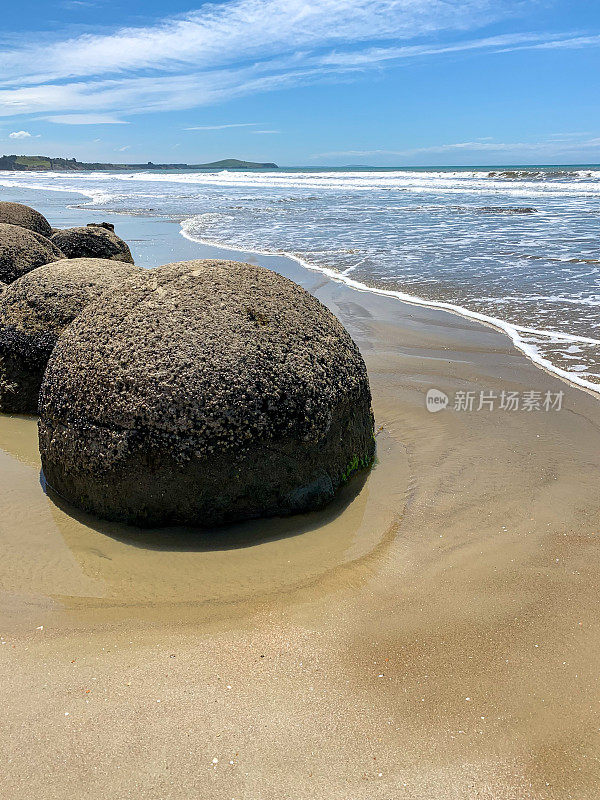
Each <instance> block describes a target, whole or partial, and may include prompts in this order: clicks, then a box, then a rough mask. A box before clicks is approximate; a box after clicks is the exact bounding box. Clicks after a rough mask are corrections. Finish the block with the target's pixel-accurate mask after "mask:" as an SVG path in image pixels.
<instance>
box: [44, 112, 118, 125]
mask: <svg viewBox="0 0 600 800" xmlns="http://www.w3.org/2000/svg"><path fill="white" fill-rule="evenodd" d="M44 119H45V120H46V121H47V122H54V123H56V124H57V125H128V124H129V123H128V122H127V121H126V120H124V119H117V117H113V116H112V115H111V114H54V115H52V116H50V117H44Z"/></svg>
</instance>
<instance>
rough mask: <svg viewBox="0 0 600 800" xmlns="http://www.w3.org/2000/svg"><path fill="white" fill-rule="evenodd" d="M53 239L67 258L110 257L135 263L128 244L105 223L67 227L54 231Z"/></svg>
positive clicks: (112, 259)
mask: <svg viewBox="0 0 600 800" xmlns="http://www.w3.org/2000/svg"><path fill="white" fill-rule="evenodd" d="M105 224H106V225H109V224H110V223H105ZM51 239H52V241H53V242H54V244H55V245H57V247H60V249H61V250H62V251H63V253H64V254H65V255H66V257H67V258H108V259H110V260H111V261H125V262H127V263H129V264H133V258H132V256H131V251H130V249H129V247H128V246H127V244H126V243H125V242H124V241H123V239H120V238H119V237H118V236H117V234H116V233H115V232H114V231H112V230H111V229H110V228H107V227H104V225H96V224H92V225H86V226H85V227H82V228H65V229H64V230H61V231H56V232H55V233H53V234H52V237H51Z"/></svg>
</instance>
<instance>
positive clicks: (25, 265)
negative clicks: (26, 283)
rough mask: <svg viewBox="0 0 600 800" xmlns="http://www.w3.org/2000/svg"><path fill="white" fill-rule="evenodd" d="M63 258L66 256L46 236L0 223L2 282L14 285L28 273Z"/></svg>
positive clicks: (0, 278)
mask: <svg viewBox="0 0 600 800" xmlns="http://www.w3.org/2000/svg"><path fill="white" fill-rule="evenodd" d="M61 258H64V254H63V253H62V252H61V250H60V249H59V248H58V247H57V246H56V245H55V244H54V243H53V242H51V241H50V239H46V237H45V236H42V235H41V234H39V233H34V232H33V231H30V230H27V229H26V228H20V227H19V226H18V225H7V224H5V223H0V281H4V282H5V283H12V282H13V281H14V280H16V279H17V278H20V277H21V275H25V273H26V272H30V271H31V270H32V269H35V268H36V267H41V266H43V265H44V264H49V263H50V262H51V261H58V260H59V259H61Z"/></svg>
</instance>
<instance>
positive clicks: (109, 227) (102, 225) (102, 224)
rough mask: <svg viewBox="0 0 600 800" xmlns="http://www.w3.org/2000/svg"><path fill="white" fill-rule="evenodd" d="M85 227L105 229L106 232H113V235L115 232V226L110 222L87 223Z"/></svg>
mask: <svg viewBox="0 0 600 800" xmlns="http://www.w3.org/2000/svg"><path fill="white" fill-rule="evenodd" d="M87 227H88V228H106V230H107V231H113V233H114V230H115V226H114V225H113V224H112V222H88V224H87Z"/></svg>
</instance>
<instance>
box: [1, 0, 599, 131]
mask: <svg viewBox="0 0 600 800" xmlns="http://www.w3.org/2000/svg"><path fill="white" fill-rule="evenodd" d="M523 2H526V3H533V2H534V0H229V2H221V3H219V4H217V3H208V4H206V5H204V6H202V7H201V8H200V9H198V10H195V11H191V12H189V13H187V14H185V15H182V16H179V17H173V18H167V19H163V20H160V21H158V22H156V24H154V25H151V26H146V27H138V28H122V29H117V30H115V31H114V32H113V33H109V34H86V35H82V36H77V37H74V38H65V39H62V40H57V41H54V42H51V41H47V40H45V41H44V42H43V44H37V45H36V44H28V43H26V42H28V41H34V37H32V36H30V37H27V39H26V38H23V42H25V43H24V44H23V45H22V46H17V44H16V43H15V42H14V41H12V40H11V41H10V42H9V44H7V45H6V46H5V47H4V49H3V50H2V51H0V76H1V77H0V116H6V117H9V116H23V115H27V114H42V115H43V114H50V115H51V116H49V117H45V119H48V120H50V121H51V122H54V123H58V124H71V125H83V124H122V123H123V120H121V119H120V118H119V114H121V113H122V114H126V115H127V116H129V115H131V114H137V113H145V112H157V111H168V110H183V109H189V108H197V107H203V106H208V105H213V104H215V103H218V102H223V101H226V100H230V99H232V98H236V97H241V96H243V95H249V94H254V93H257V92H266V91H272V90H275V89H282V88H288V87H291V86H297V85H309V84H311V83H315V82H319V81H331V80H348V79H351V78H352V77H353V76H354V75H355V74H357V73H359V72H362V71H364V70H366V69H374V68H381V67H383V66H385V65H386V64H391V63H401V62H402V61H404V60H407V59H414V58H425V57H441V56H444V55H451V54H456V53H460V52H484V51H485V52H507V51H510V50H516V49H525V48H527V49H548V48H575V47H592V46H597V45H599V44H600V36H597V35H588V34H585V33H582V32H572V33H562V34H557V33H552V34H544V33H516V34H509V35H502V36H494V37H482V38H479V39H474V38H467V39H464V38H463V39H461V40H459V41H457V40H456V37H457V35H458V36H459V37H462V36H464V35H465V32H468V31H472V30H474V29H476V28H478V27H480V26H482V25H485V24H488V23H490V22H492V21H494V20H497V19H500V18H504V17H506V16H507V15H509V14H511V13H513V11H514V10H515V9H517V10H518V9H519V8H520V7H521V6H522V4H523ZM443 34H446V35H447V37H448V38H449V39H450V41H447V42H444V41H442V35H443ZM417 37H418V38H420V39H421V40H423V38H425V37H430V43H425V44H424V43H422V41H421V42H420V43H419V44H414V43H411V42H413V41H414V40H415V39H416V38H417ZM373 42H377V46H373ZM366 43H369V44H366ZM386 43H387V44H386ZM342 44H343V46H344V49H343V50H340V49H338V48H340V47H341V45H342ZM259 124H261V123H227V124H223V125H199V126H194V127H191V128H188V130H199V131H201V130H205V131H209V130H224V129H225V128H228V127H231V128H233V127H254V126H256V125H259ZM263 124H264V123H263ZM257 133H258V131H257Z"/></svg>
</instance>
